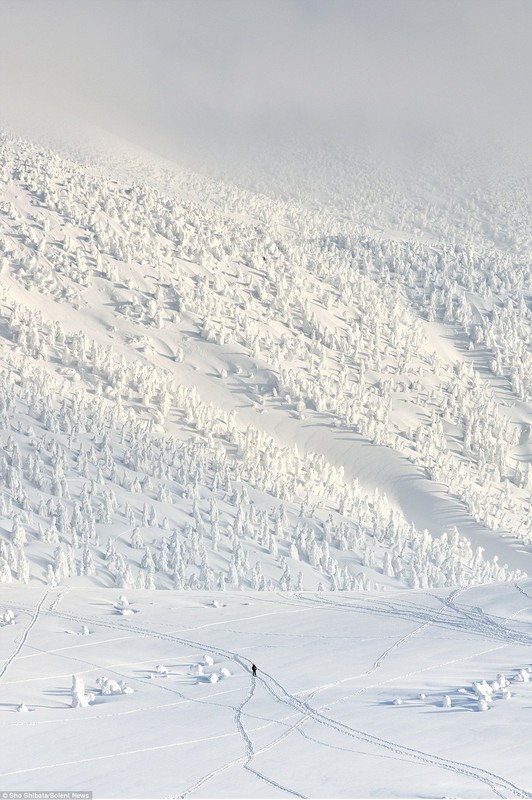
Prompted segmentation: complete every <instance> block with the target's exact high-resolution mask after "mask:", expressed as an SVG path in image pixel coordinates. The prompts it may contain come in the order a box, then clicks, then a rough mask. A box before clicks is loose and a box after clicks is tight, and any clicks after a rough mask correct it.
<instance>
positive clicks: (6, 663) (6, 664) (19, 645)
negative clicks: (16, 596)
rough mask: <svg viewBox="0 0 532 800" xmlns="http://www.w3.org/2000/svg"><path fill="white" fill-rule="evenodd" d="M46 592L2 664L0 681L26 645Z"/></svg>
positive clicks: (46, 591)
mask: <svg viewBox="0 0 532 800" xmlns="http://www.w3.org/2000/svg"><path fill="white" fill-rule="evenodd" d="M48 591H49V590H48V589H45V590H44V592H43V594H42V595H41V598H40V600H39V602H38V603H37V605H36V606H35V610H34V612H33V616H32V617H31V619H30V621H29V623H28V625H27V626H26V628H25V629H24V632H23V633H22V636H20V638H18V640H17V642H16V646H15V649H14V650H13V652H12V653H11V655H10V656H9V657H8V658H7V659H6V660H5V661H4V663H3V664H2V667H1V668H0V679H1V678H3V677H4V675H5V674H6V671H7V669H8V667H9V665H10V664H11V663H12V662H13V661H14V660H15V658H16V657H17V655H18V654H19V653H20V651H21V650H22V648H23V647H24V645H25V643H26V640H27V638H28V635H29V632H30V631H31V629H32V628H33V626H34V625H35V623H36V622H37V620H38V618H39V613H40V611H41V608H42V606H43V603H44V601H45V600H46V598H47V596H48Z"/></svg>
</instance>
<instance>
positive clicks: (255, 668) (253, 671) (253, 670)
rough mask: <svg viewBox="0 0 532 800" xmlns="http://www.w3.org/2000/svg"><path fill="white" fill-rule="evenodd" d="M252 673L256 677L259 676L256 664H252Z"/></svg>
mask: <svg viewBox="0 0 532 800" xmlns="http://www.w3.org/2000/svg"><path fill="white" fill-rule="evenodd" d="M251 673H252V675H253V677H254V678H255V677H256V676H257V667H256V666H255V664H252V665H251Z"/></svg>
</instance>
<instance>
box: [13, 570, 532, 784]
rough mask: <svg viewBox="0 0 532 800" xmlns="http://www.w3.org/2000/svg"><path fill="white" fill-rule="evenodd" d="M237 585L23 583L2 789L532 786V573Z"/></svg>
mask: <svg viewBox="0 0 532 800" xmlns="http://www.w3.org/2000/svg"><path fill="white" fill-rule="evenodd" d="M219 597H220V595H212V594H208V593H203V592H199V593H193V594H189V593H176V592H173V591H169V592H153V591H152V592H149V591H142V592H135V591H133V592H131V593H129V594H128V597H127V601H128V604H129V605H128V606H126V607H130V608H131V610H132V611H133V614H131V615H126V616H124V615H123V614H121V613H120V612H121V610H122V609H123V608H124V605H123V601H122V602H119V595H118V593H117V592H116V591H113V590H98V591H97V592H95V591H88V590H84V589H75V588H72V589H69V588H68V587H66V588H64V589H61V590H59V589H53V590H46V591H45V592H44V593H43V592H42V591H41V590H38V589H31V588H20V587H17V588H15V587H5V588H4V589H3V590H2V592H1V595H0V602H1V604H2V606H1V607H2V609H6V610H7V609H11V610H12V611H13V614H14V624H6V625H4V626H3V627H2V628H1V629H0V638H1V646H2V652H3V653H4V654H5V661H4V663H3V666H2V669H1V671H0V726H1V730H2V767H1V771H0V779H1V780H0V785H1V788H2V790H3V791H9V790H14V789H17V790H25V791H30V790H33V789H43V788H50V789H52V788H53V789H54V790H74V789H76V790H82V789H84V790H92V791H93V792H94V793H95V797H102V796H105V797H124V796H126V797H157V798H159V797H227V798H230V797H233V798H246V797H275V798H278V797H418V796H419V797H464V798H469V797H476V798H478V797H530V796H532V779H531V773H530V759H529V730H530V713H531V708H532V682H529V681H528V675H529V674H530V673H529V670H530V669H531V662H532V659H531V656H530V644H531V641H532V640H531V636H530V623H531V620H532V584H531V583H524V584H522V585H515V586H514V585H508V586H505V587H500V586H498V587H495V586H487V587H475V588H469V589H465V590H453V591H447V590H439V591H434V592H433V591H431V592H426V591H421V590H418V591H400V592H393V593H391V592H390V593H387V594H385V595H380V596H375V595H373V594H367V593H358V594H351V593H338V592H336V593H333V592H324V593H302V594H281V593H260V592H259V593H244V592H227V593H226V594H225V595H224V597H223V604H222V603H218V602H217V603H213V601H214V600H217V598H219ZM217 605H218V606H219V607H217ZM84 625H85V626H86V628H87V629H88V632H87V633H85V634H83V631H82V628H83V626H84ZM252 662H255V663H256V664H257V666H258V673H257V678H256V679H253V678H252V676H251V671H250V667H251V663H252ZM73 675H75V676H77V677H78V679H79V678H81V679H82V681H83V682H84V685H85V691H86V692H87V693H89V692H90V693H92V694H93V695H94V698H93V699H92V701H91V702H90V703H89V705H88V706H86V707H81V708H73V707H71V705H72V698H71V683H72V676H73ZM503 675H504V676H505V678H506V682H507V687H506V688H504V686H503V687H502V688H500V684H504V683H505V681H503V680H502V676H503ZM213 676H215V677H214V678H213ZM497 676H499V677H498V678H497ZM497 680H498V681H499V683H497V684H494V686H495V688H494V689H493V690H492V691H491V693H490V692H489V691H488V695H490V696H491V698H492V699H491V701H490V702H488V703H487V708H488V710H487V711H484V712H482V711H481V710H480V705H481V701H479V697H480V695H481V694H482V691H484V690H483V689H482V682H483V681H485V682H487V684H492V683H493V681H497ZM474 683H475V685H476V688H474V686H473V684H474ZM105 685H107V686H109V685H111V686H112V687H114V689H115V691H113V692H111V691H110V690H107V691H106V689H105V688H104V687H105ZM121 687H122V688H121ZM125 687H127V691H124V689H125ZM486 691H487V690H486ZM504 694H506V695H508V694H511V696H510V697H508V696H507V697H504V696H503V695H504ZM446 696H447V697H448V698H449V700H447V701H444V698H445V697H446ZM449 701H450V707H444V706H445V704H446V703H447V704H449ZM21 704H24V706H25V707H26V708H27V713H20V710H21V709H20V706H21Z"/></svg>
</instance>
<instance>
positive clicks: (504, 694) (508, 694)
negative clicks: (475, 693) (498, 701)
mask: <svg viewBox="0 0 532 800" xmlns="http://www.w3.org/2000/svg"><path fill="white" fill-rule="evenodd" d="M511 696H512V693H511V691H510V690H509V689H508V688H507V687H506V686H505V687H504V689H503V690H502V691H501V697H502V699H503V700H509V699H510V698H511Z"/></svg>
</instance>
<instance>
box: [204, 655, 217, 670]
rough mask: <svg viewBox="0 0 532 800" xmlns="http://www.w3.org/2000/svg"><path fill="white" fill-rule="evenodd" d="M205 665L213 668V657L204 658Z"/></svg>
mask: <svg viewBox="0 0 532 800" xmlns="http://www.w3.org/2000/svg"><path fill="white" fill-rule="evenodd" d="M203 663H204V664H207V665H208V666H209V667H212V665H213V664H214V658H213V657H212V656H203Z"/></svg>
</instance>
